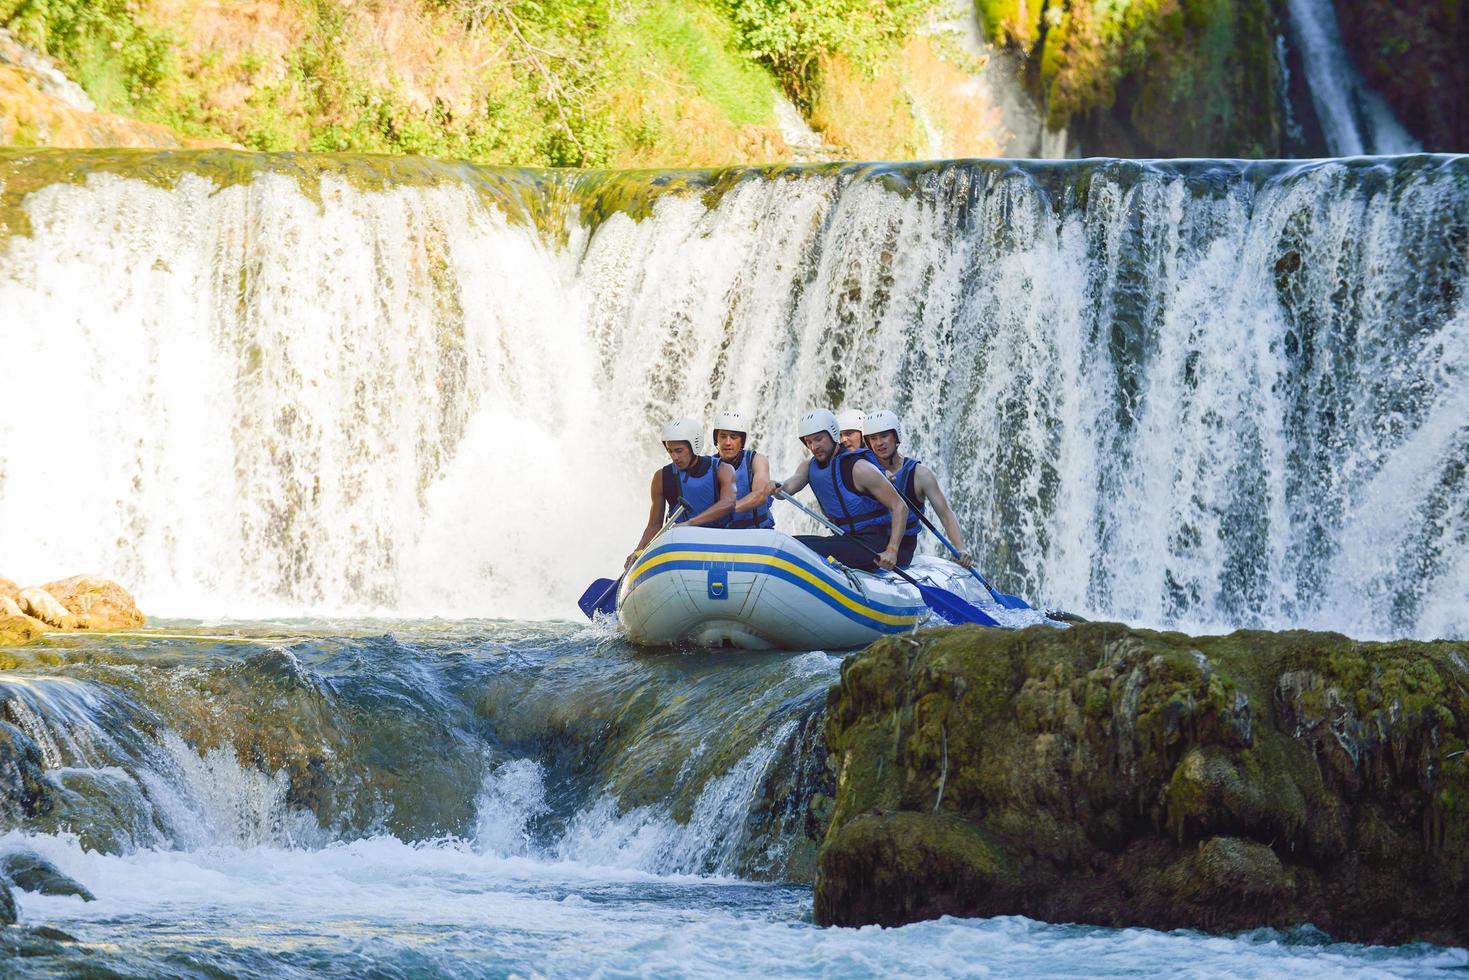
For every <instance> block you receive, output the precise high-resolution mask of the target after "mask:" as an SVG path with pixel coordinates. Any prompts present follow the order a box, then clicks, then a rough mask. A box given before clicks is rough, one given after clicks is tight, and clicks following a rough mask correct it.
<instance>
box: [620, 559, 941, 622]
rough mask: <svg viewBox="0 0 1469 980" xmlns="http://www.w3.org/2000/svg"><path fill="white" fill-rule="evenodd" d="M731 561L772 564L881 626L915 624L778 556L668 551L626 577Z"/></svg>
mask: <svg viewBox="0 0 1469 980" xmlns="http://www.w3.org/2000/svg"><path fill="white" fill-rule="evenodd" d="M732 560H733V561H738V562H741V563H746V562H753V563H755V564H758V565H771V566H774V567H776V568H780V569H783V570H785V571H788V572H790V573H791V574H792V575H795V576H798V577H799V578H802V579H805V580H806V581H807V582H810V583H811V584H812V585H814V586H816V587H817V588H818V589H820V590H821V591H823V592H825V593H826V594H827V595H829V596H831V597H832V598H833V599H835V600H836V601H837V602H840V603H841V604H842V605H844V606H846V607H847V608H848V609H850V610H852V611H853V612H856V613H860V614H862V615H863V616H867V617H869V618H871V619H875V620H877V621H878V622H881V623H887V624H889V625H891V626H911V625H913V624H914V623H916V622H917V621H918V615H917V614H914V615H912V616H894V615H893V614H892V613H885V612H882V611H881V610H878V609H873V608H872V607H871V606H868V605H865V604H863V603H860V602H857V601H855V600H854V599H852V598H851V597H850V596H847V595H846V594H844V593H843V592H842V591H841V590H840V589H837V588H836V587H835V586H833V585H832V584H831V583H830V582H828V581H826V579H824V578H822V577H821V576H819V575H813V574H812V573H811V572H810V571H808V570H807V569H806V567H805V566H803V565H797V564H796V563H795V562H791V561H787V560H786V559H784V558H781V557H779V556H777V555H752V554H747V553H740V554H733V555H732V554H731V553H730V552H728V551H669V552H665V553H663V554H661V555H659V556H658V557H657V558H653V559H650V560H648V561H645V562H639V563H638V564H636V565H634V566H633V569H632V571H631V572H630V573H629V575H630V577H631V578H633V579H637V578H638V577H639V576H640V575H642V574H643V572H645V571H646V570H648V569H651V568H656V567H657V566H659V565H662V564H663V563H664V562H670V561H707V562H717V563H719V564H721V565H728V564H730V562H731V561H732Z"/></svg>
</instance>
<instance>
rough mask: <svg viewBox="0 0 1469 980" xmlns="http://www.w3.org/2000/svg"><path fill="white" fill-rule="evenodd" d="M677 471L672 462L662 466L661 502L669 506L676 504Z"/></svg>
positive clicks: (677, 495)
mask: <svg viewBox="0 0 1469 980" xmlns="http://www.w3.org/2000/svg"><path fill="white" fill-rule="evenodd" d="M678 498H679V492H678V472H677V470H675V469H674V466H673V464H672V463H669V464H668V465H667V466H665V467H663V502H664V503H666V504H667V505H668V506H669V507H677V506H678Z"/></svg>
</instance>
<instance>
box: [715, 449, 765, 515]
mask: <svg viewBox="0 0 1469 980" xmlns="http://www.w3.org/2000/svg"><path fill="white" fill-rule="evenodd" d="M754 459H755V450H753V449H741V450H740V458H739V459H737V460H735V461H734V462H733V463H731V464H730V465H731V466H733V467H734V471H735V499H736V500H739V499H741V498H743V497H744V496H745V495H746V494H748V493H749V492H750V481H751V479H752V478H753V474H752V473H751V465H752V463H753V462H754ZM770 500H771V498H769V497H766V498H765V499H764V500H763V501H761V503H760V506H758V507H756V508H755V509H754V510H750V511H746V512H745V513H743V514H731V515H730V519H729V523H728V524H726V525H725V527H731V528H748V527H775V517H774V516H773V515H772V514H771V513H770Z"/></svg>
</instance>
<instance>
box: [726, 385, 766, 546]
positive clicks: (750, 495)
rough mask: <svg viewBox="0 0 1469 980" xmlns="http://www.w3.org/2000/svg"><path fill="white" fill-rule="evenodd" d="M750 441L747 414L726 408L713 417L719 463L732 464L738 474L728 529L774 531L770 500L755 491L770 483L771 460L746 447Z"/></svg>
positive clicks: (736, 474)
mask: <svg viewBox="0 0 1469 980" xmlns="http://www.w3.org/2000/svg"><path fill="white" fill-rule="evenodd" d="M749 438H750V422H749V419H747V418H746V417H745V413H744V412H738V411H735V410H734V409H725V410H724V411H722V412H720V413H719V414H718V415H715V416H714V448H716V449H718V450H719V459H720V461H722V462H724V463H727V464H729V466H730V467H731V468H732V469H733V470H734V475H735V509H734V514H733V515H731V516H730V519H729V523H728V524H726V525H725V526H726V527H730V528H772V527H775V517H774V516H773V515H772V514H771V513H770V504H771V498H770V497H769V496H768V495H766V494H761V493H758V492H756V491H757V490H758V488H759V487H761V486H763V485H765V484H767V483H769V482H770V461H769V460H767V459H766V458H765V455H764V454H763V453H757V452H756V451H755V450H753V449H747V448H745V444H746V443H747V442H748V441H749Z"/></svg>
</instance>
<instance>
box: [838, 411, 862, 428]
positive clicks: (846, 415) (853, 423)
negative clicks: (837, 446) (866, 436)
mask: <svg viewBox="0 0 1469 980" xmlns="http://www.w3.org/2000/svg"><path fill="white" fill-rule="evenodd" d="M862 417H863V416H862V413H861V412H859V411H857V410H856V409H855V408H849V409H847V410H846V411H844V412H837V428H838V429H840V430H841V431H842V432H846V431H848V430H849V429H856V430H857V431H858V432H861V431H862Z"/></svg>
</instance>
